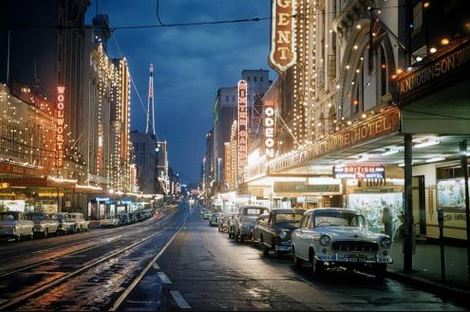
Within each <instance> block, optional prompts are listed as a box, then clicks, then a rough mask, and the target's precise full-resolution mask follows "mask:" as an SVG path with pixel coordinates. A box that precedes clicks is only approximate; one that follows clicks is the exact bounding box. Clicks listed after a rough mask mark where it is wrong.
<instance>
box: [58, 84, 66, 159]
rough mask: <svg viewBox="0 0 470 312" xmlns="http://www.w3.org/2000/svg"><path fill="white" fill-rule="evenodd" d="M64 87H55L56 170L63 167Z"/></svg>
mask: <svg viewBox="0 0 470 312" xmlns="http://www.w3.org/2000/svg"><path fill="white" fill-rule="evenodd" d="M64 93H65V87H64V86H59V87H57V128H56V129H57V130H56V132H57V136H56V153H57V168H62V167H63V166H64V122H65V118H64V101H65V96H64Z"/></svg>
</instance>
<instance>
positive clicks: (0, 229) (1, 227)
mask: <svg viewBox="0 0 470 312" xmlns="http://www.w3.org/2000/svg"><path fill="white" fill-rule="evenodd" d="M33 226H34V223H33V222H32V221H29V220H26V219H25V217H24V214H23V213H21V212H16V211H10V212H8V211H7V212H0V237H1V238H6V239H8V238H13V239H15V240H17V241H19V240H22V239H24V238H30V239H32V238H33Z"/></svg>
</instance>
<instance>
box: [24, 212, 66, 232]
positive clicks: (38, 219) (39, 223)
mask: <svg viewBox="0 0 470 312" xmlns="http://www.w3.org/2000/svg"><path fill="white" fill-rule="evenodd" d="M26 219H28V220H31V221H33V223H34V227H33V232H34V235H36V236H41V237H44V238H46V237H47V236H49V235H50V234H57V230H58V229H59V221H58V220H57V218H54V217H53V216H52V215H50V214H47V213H44V212H28V213H27V214H26Z"/></svg>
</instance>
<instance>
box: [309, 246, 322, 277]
mask: <svg viewBox="0 0 470 312" xmlns="http://www.w3.org/2000/svg"><path fill="white" fill-rule="evenodd" d="M310 263H311V264H312V268H311V270H312V276H313V278H319V277H321V276H322V275H323V274H324V273H325V263H323V261H319V260H316V259H315V252H314V251H313V250H311V251H310Z"/></svg>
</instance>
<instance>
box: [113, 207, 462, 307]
mask: <svg viewBox="0 0 470 312" xmlns="http://www.w3.org/2000/svg"><path fill="white" fill-rule="evenodd" d="M184 307H186V308H188V307H191V308H192V309H193V310H372V311H376V310H446V311H449V310H464V308H463V307H461V306H459V305H457V304H456V303H453V302H451V301H449V300H448V299H443V298H439V297H436V296H435V295H433V294H431V293H427V292H424V291H420V290H417V289H413V288H410V287H408V286H405V285H403V284H400V283H399V282H397V281H394V280H391V279H385V280H384V281H378V280H376V279H375V278H374V277H372V276H370V275H366V274H360V273H356V272H338V271H334V272H328V273H327V274H326V275H325V276H324V278H322V279H321V280H313V279H312V278H311V276H310V274H309V270H308V268H307V267H305V268H303V269H301V270H296V269H294V267H293V265H292V261H291V260H290V258H288V257H286V258H285V259H275V258H274V256H273V255H271V256H270V257H269V258H266V257H264V256H263V255H262V252H261V251H260V250H258V249H255V248H253V247H251V245H250V243H244V244H241V243H238V242H236V241H235V240H229V239H228V238H227V234H226V233H219V232H218V231H217V228H216V227H209V225H208V223H207V221H206V220H203V219H202V218H201V217H200V215H199V212H198V211H197V210H195V211H194V212H193V213H192V214H191V215H190V218H189V220H188V223H187V225H186V226H185V227H184V228H183V230H182V231H181V232H180V233H179V234H178V235H177V236H176V238H175V240H174V241H173V242H172V243H171V245H169V247H168V248H167V249H166V250H165V252H164V253H163V254H162V256H161V257H160V259H159V260H158V261H157V263H156V264H155V265H154V266H153V269H152V270H151V271H149V273H148V274H147V275H146V276H145V278H144V279H143V280H142V281H141V282H140V283H139V285H138V286H137V287H136V288H135V290H134V291H133V292H132V293H131V294H130V296H129V297H128V298H127V301H125V302H124V304H123V305H122V306H121V309H123V310H129V311H131V310H137V309H144V310H156V309H159V308H160V309H162V310H174V309H178V308H184Z"/></svg>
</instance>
